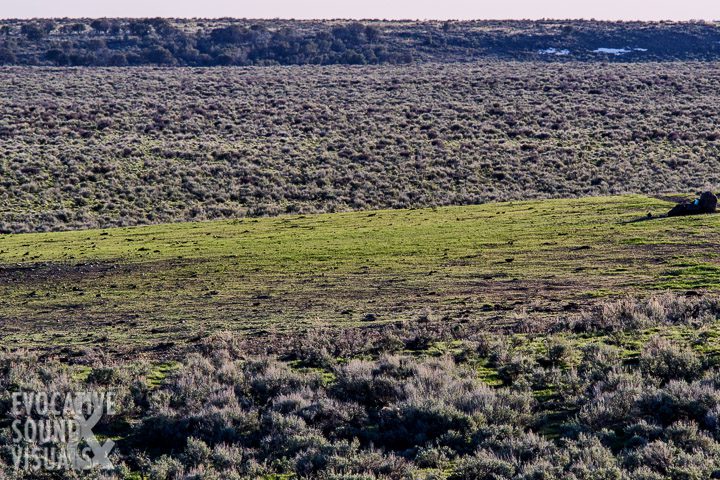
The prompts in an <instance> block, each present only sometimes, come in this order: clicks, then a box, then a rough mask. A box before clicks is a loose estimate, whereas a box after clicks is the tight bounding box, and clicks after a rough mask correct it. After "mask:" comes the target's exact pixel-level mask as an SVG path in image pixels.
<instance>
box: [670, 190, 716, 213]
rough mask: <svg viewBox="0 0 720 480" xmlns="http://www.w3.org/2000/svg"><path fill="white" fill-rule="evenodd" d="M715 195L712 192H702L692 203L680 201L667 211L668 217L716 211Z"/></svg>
mask: <svg viewBox="0 0 720 480" xmlns="http://www.w3.org/2000/svg"><path fill="white" fill-rule="evenodd" d="M717 201H718V199H717V197H716V196H715V194H714V193H712V192H704V193H703V194H702V195H700V198H699V199H697V200H695V201H693V202H692V203H681V204H678V205H675V207H673V209H672V210H670V211H669V212H668V217H681V216H685V215H700V214H703V213H715V212H716V211H717Z"/></svg>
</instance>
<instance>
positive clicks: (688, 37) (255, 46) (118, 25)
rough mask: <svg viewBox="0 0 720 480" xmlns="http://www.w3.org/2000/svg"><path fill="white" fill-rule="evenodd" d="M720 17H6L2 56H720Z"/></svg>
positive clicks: (1, 24) (281, 61) (45, 61)
mask: <svg viewBox="0 0 720 480" xmlns="http://www.w3.org/2000/svg"><path fill="white" fill-rule="evenodd" d="M719 43H720V32H718V29H717V25H716V24H714V23H711V22H707V23H706V22H690V23H674V22H659V23H640V22H628V23H623V22H597V21H579V20H576V21H555V20H548V21H537V22H532V21H471V22H453V21H448V22H438V21H434V22H412V21H401V22H390V21H379V20H373V21H363V22H348V21H289V20H233V19H219V20H208V19H192V20H182V19H161V18H154V19H117V18H112V19H95V20H91V19H42V20H37V19H36V20H26V21H21V20H1V21H0V65H2V64H6V65H58V66H126V65H135V66H136V65H159V66H176V65H180V66H219V65H220V66H227V65H240V66H247V65H305V64H313V65H328V64H352V65H366V64H373V65H374V64H388V63H389V64H407V63H411V62H428V61H432V62H448V61H449V62H457V61H460V62H466V61H468V60H478V59H482V58H502V59H516V60H538V59H543V60H546V61H547V60H569V59H572V60H594V61H633V62H634V61H658V60H717V59H718V58H720V45H719Z"/></svg>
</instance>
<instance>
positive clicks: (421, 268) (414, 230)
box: [0, 196, 720, 355]
mask: <svg viewBox="0 0 720 480" xmlns="http://www.w3.org/2000/svg"><path fill="white" fill-rule="evenodd" d="M670 205H671V203H668V202H667V201H662V200H657V199H652V198H647V197H642V196H625V197H599V198H592V199H582V200H577V201H575V200H549V201H535V202H513V203H500V204H488V205H482V206H469V207H446V208H439V209H421V210H397V211H378V212H373V213H369V212H356V213H343V214H330V215H311V216H282V217H278V218H274V219H247V220H242V221H230V222H227V221H226V222H207V223H181V224H172V225H158V226H151V227H138V228H124V229H109V230H90V231H77V232H61V233H43V234H26V235H6V236H0V262H2V265H1V266H0V298H2V300H1V301H0V306H1V307H2V311H1V313H0V322H1V323H2V326H3V331H4V332H5V335H4V336H3V340H2V342H3V345H4V346H7V347H12V348H18V347H29V348H32V349H41V350H49V351H57V349H58V348H59V347H60V346H62V347H65V349H67V348H70V350H68V351H74V349H78V348H81V349H82V348H85V347H87V348H101V349H102V350H103V351H104V352H105V354H107V355H124V354H126V353H127V352H128V351H146V352H152V351H154V349H155V348H156V347H158V346H160V347H161V349H160V351H159V354H161V355H162V352H163V351H164V350H163V349H169V348H172V347H173V346H177V347H181V348H184V347H186V346H187V345H188V344H193V342H196V341H198V340H200V339H201V338H203V337H205V336H207V335H208V334H209V333H212V332H217V331H223V330H230V331H233V332H236V333H241V334H243V335H255V334H258V333H262V334H263V335H264V336H263V337H262V338H268V337H267V335H270V334H273V333H275V334H280V333H282V332H297V331H299V330H304V329H307V328H308V327H313V328H320V327H333V328H339V327H352V326H359V325H365V326H367V325H380V324H394V323H396V322H405V321H416V320H418V318H421V317H423V316H428V315H430V316H432V318H434V319H435V320H436V321H440V322H441V323H443V324H446V325H448V326H460V325H465V324H466V325H470V326H475V327H476V328H482V329H483V330H488V329H489V330H492V329H494V328H499V327H501V326H503V325H514V324H515V323H517V322H518V321H519V320H520V319H521V318H523V316H525V315H530V316H534V315H538V316H539V318H555V316H556V315H567V314H570V313H572V312H577V311H578V309H580V305H582V306H583V308H589V307H591V306H592V305H593V304H594V302H595V301H596V300H597V299H602V298H605V297H607V296H612V297H614V296H617V295H623V294H630V293H633V294H639V295H641V296H643V295H647V294H649V293H650V292H653V291H664V290H666V289H670V290H679V291H681V292H685V291H687V290H698V289H699V290H706V289H710V290H716V289H718V288H720V266H719V265H718V263H717V254H716V252H717V247H718V245H717V244H716V243H715V242H714V241H713V240H711V239H712V238H714V237H715V232H716V231H717V228H718V221H720V217H716V216H701V217H695V218H685V219H677V218H675V219H662V218H661V219H653V220H647V221H636V220H639V219H640V220H642V219H644V218H645V216H646V214H647V213H648V212H654V213H655V214H661V213H664V212H665V211H667V209H668V208H669V206H670ZM555 321H557V320H555ZM88 325H92V326H93V328H92V329H90V330H88Z"/></svg>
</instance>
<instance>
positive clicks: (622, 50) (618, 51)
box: [593, 47, 648, 55]
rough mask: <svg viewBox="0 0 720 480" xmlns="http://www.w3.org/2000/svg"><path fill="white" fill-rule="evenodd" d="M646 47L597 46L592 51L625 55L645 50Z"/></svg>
mask: <svg viewBox="0 0 720 480" xmlns="http://www.w3.org/2000/svg"><path fill="white" fill-rule="evenodd" d="M647 51H648V49H647V48H604V47H601V48H597V49H595V50H593V53H608V54H610V55H625V54H626V53H630V52H647Z"/></svg>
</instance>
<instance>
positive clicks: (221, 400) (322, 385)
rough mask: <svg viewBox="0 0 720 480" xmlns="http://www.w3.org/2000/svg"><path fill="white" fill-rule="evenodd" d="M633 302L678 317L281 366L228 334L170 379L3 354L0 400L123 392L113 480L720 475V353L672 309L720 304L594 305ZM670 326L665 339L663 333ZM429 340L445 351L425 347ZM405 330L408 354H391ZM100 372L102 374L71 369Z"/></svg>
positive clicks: (712, 317)
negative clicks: (14, 395)
mask: <svg viewBox="0 0 720 480" xmlns="http://www.w3.org/2000/svg"><path fill="white" fill-rule="evenodd" d="M629 302H633V303H635V304H636V305H638V306H640V305H654V306H656V307H657V306H659V307H661V309H662V311H665V312H668V313H667V314H659V315H657V316H656V317H653V318H652V319H651V320H649V323H647V324H644V327H645V328H638V327H637V326H635V325H640V324H641V323H642V322H645V321H646V319H647V317H645V315H644V314H643V313H641V310H642V308H637V309H635V310H633V311H635V312H636V313H635V314H634V315H637V316H638V317H639V318H637V319H636V320H637V322H633V323H629V324H628V326H626V327H625V328H624V329H623V330H622V333H624V334H625V335H626V336H625V337H619V336H617V334H618V333H620V332H618V331H615V332H614V333H613V334H604V333H596V334H594V335H591V336H578V335H567V333H568V332H569V330H568V331H561V330H558V328H557V327H555V328H553V330H555V332H554V333H551V332H548V331H545V332H538V333H535V334H532V335H527V334H525V333H514V332H513V331H507V332H505V333H504V334H497V333H495V334H494V335H493V336H492V340H489V343H488V338H487V337H486V336H485V334H484V333H483V331H482V327H480V326H478V330H477V331H471V330H466V331H465V332H463V333H462V334H458V333H457V332H454V334H455V335H456V337H457V339H456V340H453V339H452V337H451V336H448V333H449V332H448V331H444V330H442V329H441V328H440V327H441V324H440V323H435V324H430V325H428V324H427V323H424V322H423V323H421V324H415V325H407V326H405V327H384V329H383V330H382V331H380V332H378V334H374V335H367V334H363V335H361V336H354V334H353V333H352V332H353V330H352V329H348V330H345V331H342V330H333V331H329V332H326V333H325V334H317V332H313V333H310V334H308V335H305V336H301V337H299V338H296V341H297V343H296V344H295V346H291V347H288V343H287V342H285V341H277V342H272V341H271V342H267V343H268V344H269V345H270V349H269V353H270V355H269V356H268V355H262V356H258V355H257V354H253V353H252V352H253V350H256V348H257V347H256V346H253V344H252V342H249V341H248V339H247V338H246V337H240V336H235V335H232V334H229V333H223V334H217V335H214V336H212V337H210V338H208V339H205V340H204V341H203V342H201V344H199V345H198V346H197V347H196V348H195V351H194V352H193V353H190V354H189V355H188V356H187V357H186V358H185V359H184V360H182V362H181V364H179V365H178V366H176V367H175V368H173V369H172V370H170V371H168V372H167V375H166V376H165V377H164V378H163V380H162V381H161V382H160V383H155V382H154V381H150V378H151V377H153V376H154V375H155V374H154V370H155V367H152V366H149V365H148V364H136V363H133V362H129V361H126V362H122V361H120V362H119V361H118V360H113V359H111V358H106V359H105V360H102V359H99V358H97V357H94V356H91V357H78V358H76V359H75V360H74V361H73V362H71V364H70V365H68V364H67V363H66V362H63V363H58V362H57V361H54V360H52V359H50V360H49V361H48V359H46V360H45V364H44V366H43V367H42V368H40V369H39V368H38V367H37V361H38V359H37V357H36V356H35V355H34V354H32V353H30V352H15V353H14V354H12V355H8V354H5V355H4V356H3V357H2V359H1V361H0V367H1V368H0V372H2V374H1V375H0V400H2V401H3V402H6V401H7V400H8V396H9V394H10V392H11V391H14V390H16V389H24V390H29V391H33V390H43V389H48V388H51V389H53V390H55V389H60V390H65V389H70V388H75V389H77V388H91V387H92V388H100V387H101V388H112V389H113V390H114V391H116V392H117V397H118V399H119V409H118V412H117V414H116V415H115V417H113V418H108V419H106V420H104V421H103V423H102V424H101V425H100V426H99V427H98V428H99V429H100V431H101V433H102V434H105V435H112V436H113V437H114V438H117V439H118V448H117V450H116V451H115V453H114V462H115V463H116V472H115V473H114V474H110V473H106V474H105V475H104V476H103V478H106V479H107V478H131V477H130V476H129V475H130V472H135V474H136V475H137V474H139V475H140V478H150V479H189V478H247V479H251V478H280V477H282V478H327V479H330V478H342V479H350V478H363V479H364V478H368V479H371V478H384V479H405V478H421V479H430V478H447V479H478V478H492V479H527V478H622V479H624V478H628V479H646V478H659V479H660V478H713V476H714V475H717V474H718V473H719V472H720V454H719V453H718V452H720V443H719V442H718V441H719V440H720V437H718V429H717V424H718V420H717V418H716V417H718V411H720V381H718V378H719V377H718V371H717V369H716V364H717V362H716V357H715V352H717V351H718V348H720V344H718V343H717V342H716V340H717V337H716V336H713V340H711V341H710V342H699V341H698V340H697V339H698V337H699V335H698V331H697V330H695V329H692V330H689V331H686V332H683V331H682V329H680V330H678V329H677V328H671V327H670V326H673V325H678V324H677V322H678V317H677V316H675V315H673V314H672V313H670V312H673V311H677V310H678V309H680V310H683V311H685V312H687V314H686V316H685V317H684V319H683V320H682V322H683V323H685V322H687V323H694V322H698V323H697V324H696V325H701V330H702V329H706V330H705V331H709V330H707V329H710V330H712V331H718V329H719V328H720V323H719V321H720V320H719V319H718V314H720V308H718V307H717V305H718V303H717V302H718V301H717V299H716V298H712V297H708V298H697V297H684V296H673V295H661V296H655V297H652V298H650V299H643V300H640V299H638V300H636V301H635V300H630V299H625V300H622V301H608V302H606V303H605V304H604V308H602V309H598V310H596V312H597V311H606V312H608V311H615V310H616V309H618V308H624V307H623V304H627V303H629ZM709 305H714V307H712V308H709V307H708V306H709ZM691 312H694V313H691ZM596 314H597V313H591V312H582V313H580V314H571V316H572V315H579V316H583V315H596ZM608 320H609V321H610V322H611V323H613V324H614V321H613V320H612V319H608ZM564 325H567V326H568V327H567V328H570V326H571V325H572V322H565V323H564ZM656 326H663V327H664V329H663V330H662V333H659V334H653V333H650V332H648V331H647V329H648V328H649V329H652V328H653V327H656ZM393 328H394V329H395V331H394V333H393V332H392V330H393ZM423 329H425V333H421V332H423ZM681 332H683V333H681ZM417 335H429V336H430V337H432V340H430V341H429V342H428V343H427V345H426V347H425V348H423V349H420V350H409V349H411V348H415V347H414V346H415V345H416V342H415V340H414V339H415V338H417ZM560 335H563V336H562V337H561V336H560ZM390 336H394V337H395V338H397V340H398V341H397V345H396V346H395V347H394V348H389V349H386V348H383V346H384V345H387V343H386V340H387V338H389V337H390ZM623 338H625V339H626V340H625V341H623V340H622V339H623ZM329 347H330V349H329ZM333 347H335V348H336V349H335V350H333V349H332V348H333ZM313 350H314V351H322V352H323V354H322V355H318V356H312V355H309V353H310V352H312V351H313ZM560 351H561V352H562V354H561V355H558V352H560ZM558 358H560V359H562V361H559V360H558ZM635 358H639V364H638V363H637V362H636V361H635ZM318 359H321V360H320V361H317V360H318ZM88 363H89V364H92V367H91V368H90V369H89V374H87V375H82V376H77V375H72V374H70V375H69V374H68V373H69V372H73V371H75V370H77V369H80V368H85V367H82V365H83V364H88ZM488 372H497V373H498V377H499V378H501V379H502V382H501V383H497V381H496V380H492V379H491V378H490V377H489V376H488ZM503 372H504V373H503ZM509 372H513V373H512V374H510V373H509ZM5 442H7V439H5V440H0V444H5ZM5 453H7V452H5ZM3 458H6V457H5V456H3ZM63 475H64V474H63ZM598 475H600V476H599V477H598ZM14 478H24V477H14ZM28 478H29V477H28ZM33 478H37V477H33ZM47 478H61V477H53V476H52V475H48V476H47ZM62 478H70V477H67V476H65V477H62ZM88 478H96V477H95V476H94V475H90V476H89V477H88Z"/></svg>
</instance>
